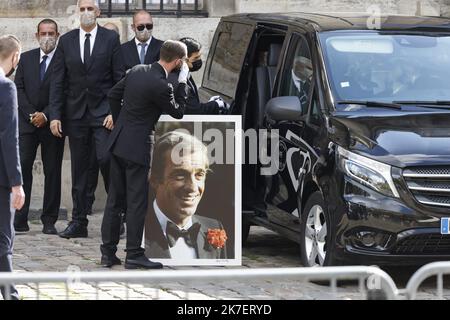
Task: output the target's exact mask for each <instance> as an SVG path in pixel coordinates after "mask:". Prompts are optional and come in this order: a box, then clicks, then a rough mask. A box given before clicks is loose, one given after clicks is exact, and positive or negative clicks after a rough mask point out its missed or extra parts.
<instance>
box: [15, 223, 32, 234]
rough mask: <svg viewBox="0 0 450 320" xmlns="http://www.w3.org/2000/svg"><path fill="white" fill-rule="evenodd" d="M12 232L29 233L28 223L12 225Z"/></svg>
mask: <svg viewBox="0 0 450 320" xmlns="http://www.w3.org/2000/svg"><path fill="white" fill-rule="evenodd" d="M14 230H16V232H28V231H30V227H29V226H28V223H27V222H25V223H14Z"/></svg>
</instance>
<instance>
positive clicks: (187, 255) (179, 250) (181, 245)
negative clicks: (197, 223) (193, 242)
mask: <svg viewBox="0 0 450 320" xmlns="http://www.w3.org/2000/svg"><path fill="white" fill-rule="evenodd" d="M153 209H154V210H155V214H156V218H157V219H158V221H159V224H160V226H161V229H162V232H163V234H164V237H167V236H166V227H167V222H168V221H170V222H172V223H173V224H175V225H177V224H176V223H174V222H173V221H172V220H170V219H169V218H168V217H167V216H166V215H165V214H164V213H163V212H162V211H161V209H159V207H158V204H157V203H156V200H155V201H153ZM190 227H192V218H189V220H188V222H187V223H186V225H185V226H184V227H183V228H180V227H178V228H179V229H180V230H188V229H189V228H190ZM169 251H170V256H171V257H172V259H177V260H178V259H180V260H183V259H197V253H196V252H195V249H194V248H192V247H190V246H188V245H187V244H186V241H185V240H184V238H183V237H180V238H178V240H177V242H176V243H175V245H174V246H173V247H172V248H170V247H169Z"/></svg>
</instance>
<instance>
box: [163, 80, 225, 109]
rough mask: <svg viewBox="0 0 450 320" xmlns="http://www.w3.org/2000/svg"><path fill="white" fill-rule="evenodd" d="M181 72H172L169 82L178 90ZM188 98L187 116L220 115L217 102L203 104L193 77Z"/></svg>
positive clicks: (188, 83) (189, 84) (189, 83)
mask: <svg viewBox="0 0 450 320" xmlns="http://www.w3.org/2000/svg"><path fill="white" fill-rule="evenodd" d="M179 74H180V72H179V71H178V72H176V71H174V72H171V73H170V74H169V78H168V79H169V82H170V83H171V84H172V85H173V87H174V88H175V89H176V88H177V87H178V75H179ZM187 85H188V98H187V101H186V111H185V114H220V109H219V105H218V104H217V103H216V102H215V101H210V102H206V103H201V102H200V98H199V96H198V88H197V85H196V84H195V81H194V79H193V78H192V76H190V77H189V79H188V82H187Z"/></svg>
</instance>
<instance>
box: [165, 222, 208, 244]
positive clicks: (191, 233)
mask: <svg viewBox="0 0 450 320" xmlns="http://www.w3.org/2000/svg"><path fill="white" fill-rule="evenodd" d="M199 231H200V224H199V223H194V224H193V225H192V227H190V228H189V229H188V230H180V229H179V228H178V227H177V226H176V225H175V224H174V223H172V222H170V221H168V222H167V226H166V236H167V242H168V243H169V247H171V248H172V247H173V246H174V245H175V243H176V242H177V240H178V238H184V241H186V244H187V245H188V246H190V247H195V245H196V244H197V236H198V232H199Z"/></svg>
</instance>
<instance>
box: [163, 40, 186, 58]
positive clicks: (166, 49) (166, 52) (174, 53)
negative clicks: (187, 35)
mask: <svg viewBox="0 0 450 320" xmlns="http://www.w3.org/2000/svg"><path fill="white" fill-rule="evenodd" d="M186 56H187V48H186V45H185V44H184V43H183V42H180V41H174V40H167V41H166V42H164V44H163V45H162V47H161V50H160V58H161V60H162V61H164V62H172V61H174V60H176V59H182V58H184V57H186Z"/></svg>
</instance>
